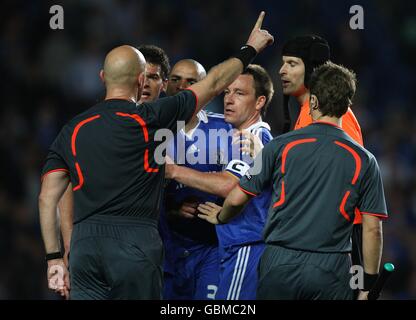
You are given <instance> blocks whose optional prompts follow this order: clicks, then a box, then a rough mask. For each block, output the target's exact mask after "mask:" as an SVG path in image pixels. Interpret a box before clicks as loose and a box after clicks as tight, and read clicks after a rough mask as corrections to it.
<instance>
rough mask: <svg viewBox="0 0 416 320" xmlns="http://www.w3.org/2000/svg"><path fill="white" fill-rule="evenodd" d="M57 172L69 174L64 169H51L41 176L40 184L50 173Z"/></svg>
mask: <svg viewBox="0 0 416 320" xmlns="http://www.w3.org/2000/svg"><path fill="white" fill-rule="evenodd" d="M57 171H64V172H67V173H69V170H68V169H64V168H59V169H53V170H51V171H48V172H46V173H44V174H43V175H42V177H40V182H42V181H43V179H44V178H45V177H46V176H47V175H48V174H50V173H52V172H57Z"/></svg>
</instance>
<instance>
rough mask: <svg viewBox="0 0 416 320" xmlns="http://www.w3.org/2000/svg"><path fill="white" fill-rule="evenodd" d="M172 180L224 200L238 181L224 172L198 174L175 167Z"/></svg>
mask: <svg viewBox="0 0 416 320" xmlns="http://www.w3.org/2000/svg"><path fill="white" fill-rule="evenodd" d="M172 178H173V179H175V180H176V181H177V182H179V183H182V184H184V185H186V186H188V187H191V188H195V189H198V190H200V191H203V192H207V193H211V194H214V195H217V196H219V197H222V198H225V197H226V196H227V195H228V194H229V193H230V191H231V190H232V189H233V188H234V187H235V186H236V185H237V183H238V179H237V178H236V177H233V176H231V175H230V174H228V173H225V172H199V171H197V170H193V169H190V168H187V167H184V166H176V167H175V170H174V174H173V177H172Z"/></svg>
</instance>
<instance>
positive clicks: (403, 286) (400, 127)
mask: <svg viewBox="0 0 416 320" xmlns="http://www.w3.org/2000/svg"><path fill="white" fill-rule="evenodd" d="M53 4H59V5H62V6H63V8H64V17H65V18H64V30H51V29H50V28H49V19H50V18H51V16H52V15H51V14H49V8H50V6H52V5H53ZM354 4H360V5H362V6H363V8H364V30H351V29H350V27H349V20H350V18H351V16H352V14H350V13H349V9H350V7H351V6H352V5H354ZM0 6H1V9H0V25H1V28H0V77H1V86H0V95H1V108H0V151H1V157H0V299H57V298H58V297H57V296H56V295H55V294H54V293H51V292H49V291H48V290H47V286H46V263H45V262H44V251H43V245H42V240H41V235H40V228H39V219H38V209H37V196H38V193H39V183H40V179H39V178H40V177H39V173H40V168H41V166H42V162H43V159H44V157H45V154H46V152H47V148H48V146H49V145H50V144H51V142H52V141H53V139H54V138H55V136H56V135H57V133H58V132H59V130H60V128H61V127H62V125H63V124H64V123H65V122H67V121H68V120H69V119H70V118H72V117H73V116H74V115H76V114H77V113H79V112H81V111H83V110H84V109H86V108H88V107H90V106H92V104H94V103H95V102H96V101H99V100H100V99H101V98H103V94H104V90H103V86H102V84H101V82H100V81H99V78H98V72H99V70H100V68H101V65H102V62H103V59H104V56H105V54H106V52H107V51H108V50H110V49H111V48H113V47H114V46H118V45H121V44H131V45H135V46H139V45H141V44H155V45H158V46H160V47H162V48H164V49H165V50H166V52H167V53H168V55H169V57H170V59H171V63H172V65H173V64H174V63H175V62H176V61H178V60H179V59H182V58H194V59H196V60H198V61H199V62H201V63H202V64H203V65H204V66H205V67H206V69H207V70H208V69H209V68H210V67H212V66H214V65H215V64H217V63H218V62H220V61H222V60H224V59H226V58H228V57H229V56H230V55H232V54H233V52H235V51H236V50H237V49H238V48H239V47H240V46H241V45H243V44H244V43H245V41H246V39H247V37H248V34H249V32H250V30H251V27H252V25H253V24H254V22H255V21H256V19H257V16H258V13H259V12H260V11H261V10H265V11H266V18H265V21H264V28H267V29H268V30H269V31H270V32H271V33H272V34H273V35H274V36H275V39H276V43H275V45H273V47H270V48H268V49H267V50H266V51H265V52H264V53H262V54H261V55H260V56H259V57H258V58H257V60H256V62H257V63H260V64H262V65H263V66H264V67H265V68H266V69H267V70H268V71H269V72H270V74H271V75H272V77H273V80H274V84H275V91H276V93H275V96H274V99H273V101H272V104H271V106H270V111H269V112H268V115H267V117H266V119H264V120H265V121H267V122H269V123H270V124H271V125H272V128H273V133H274V134H275V135H276V134H279V132H280V130H281V125H282V111H281V110H282V109H281V108H282V93H281V86H280V83H279V81H278V69H279V67H280V63H281V62H280V61H281V57H280V50H281V45H282V43H283V42H284V41H286V40H287V39H289V38H290V37H292V36H294V35H297V34H303V33H315V34H318V35H321V36H323V37H325V38H326V39H327V40H328V41H329V43H330V46H331V49H332V60H333V61H334V62H336V63H341V64H343V65H345V66H347V67H349V68H351V69H353V70H354V71H355V72H356V73H357V77H358V80H359V84H358V91H357V96H356V99H355V103H354V105H353V111H354V113H355V114H356V116H357V118H358V120H359V122H360V124H361V128H362V131H363V136H364V144H365V146H366V147H367V148H368V149H369V150H370V151H371V152H373V153H374V154H375V155H376V157H377V159H378V161H379V164H380V168H381V170H382V174H383V180H384V186H385V193H386V197H387V205H388V209H389V213H390V218H389V220H388V221H387V222H386V223H385V224H384V240H385V243H384V260H385V261H392V262H393V263H394V264H395V265H396V268H397V271H396V273H395V275H394V277H393V278H392V279H391V280H390V281H389V283H388V284H387V286H386V289H385V291H384V298H387V299H415V298H416V272H415V266H416V232H415V231H416V170H415V167H416V166H415V160H416V130H415V125H416V116H415V115H414V112H413V107H414V106H413V104H414V101H416V89H415V88H416V81H415V71H416V68H415V56H416V8H415V4H414V2H413V4H412V3H411V1H387V0H381V1H354V2H352V1H308V0H299V1H260V0H256V1H248V0H238V1H237V0H231V1H221V2H216V1H206V0H205V1H204V0H200V1H185V0H175V1H166V0H155V1H129V0H119V1H115V0H114V1H111V0H100V1H99V0H88V1H79V0H78V1H53V2H49V1H21V0H19V1H2V3H1V4H0ZM211 108H213V109H215V110H220V109H221V100H220V99H216V100H215V101H214V103H213V104H211Z"/></svg>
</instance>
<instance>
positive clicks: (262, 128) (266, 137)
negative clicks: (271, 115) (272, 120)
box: [248, 121, 273, 143]
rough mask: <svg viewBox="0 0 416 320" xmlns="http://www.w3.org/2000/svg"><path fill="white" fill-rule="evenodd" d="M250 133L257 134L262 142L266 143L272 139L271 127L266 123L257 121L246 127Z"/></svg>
mask: <svg viewBox="0 0 416 320" xmlns="http://www.w3.org/2000/svg"><path fill="white" fill-rule="evenodd" d="M248 129H249V130H250V132H251V133H253V134H254V135H256V136H258V137H259V138H260V139H261V140H262V142H263V143H268V142H269V141H270V140H272V139H273V135H272V133H271V129H270V126H269V124H268V123H266V122H263V121H259V122H257V123H255V124H253V125H252V126H250V127H249V128H248Z"/></svg>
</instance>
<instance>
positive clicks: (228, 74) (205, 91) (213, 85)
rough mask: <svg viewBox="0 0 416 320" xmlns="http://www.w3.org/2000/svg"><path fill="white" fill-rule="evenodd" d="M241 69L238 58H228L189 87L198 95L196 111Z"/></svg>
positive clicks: (221, 89) (234, 77)
mask: <svg viewBox="0 0 416 320" xmlns="http://www.w3.org/2000/svg"><path fill="white" fill-rule="evenodd" d="M242 71H243V63H242V62H241V60H240V59H237V58H230V59H228V60H226V61H224V62H222V63H220V64H218V65H216V66H214V67H213V68H212V69H211V70H210V71H209V72H208V75H207V76H206V78H205V79H203V80H201V81H199V82H197V83H195V84H194V85H192V86H191V87H190V89H192V90H193V91H194V92H195V93H196V95H197V96H198V105H197V112H198V111H200V110H201V109H202V108H203V106H205V105H207V104H208V103H209V102H210V101H211V100H212V99H213V98H214V97H216V96H217V95H219V94H220V93H221V92H222V91H224V89H225V88H226V87H227V86H228V85H229V84H230V83H232V82H233V81H234V80H235V79H236V78H237V77H238V76H239V75H240V74H241V72H242Z"/></svg>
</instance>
